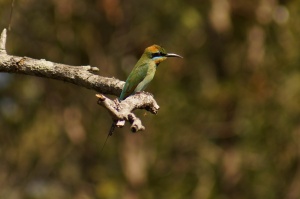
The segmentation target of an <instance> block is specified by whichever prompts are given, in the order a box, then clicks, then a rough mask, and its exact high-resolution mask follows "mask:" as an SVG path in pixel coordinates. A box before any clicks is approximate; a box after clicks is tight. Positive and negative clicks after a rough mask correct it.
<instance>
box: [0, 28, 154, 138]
mask: <svg viewBox="0 0 300 199" xmlns="http://www.w3.org/2000/svg"><path fill="white" fill-rule="evenodd" d="M5 45H6V29H4V30H3V31H2V33H1V37H0V72H7V73H16V74H25V75H31V76H38V77H44V78H50V79H56V80H61V81H64V82H69V83H72V84H75V85H77V86H82V87H85V88H88V89H92V90H95V91H97V92H100V93H102V94H110V95H115V96H119V95H120V93H121V90H122V88H123V86H124V82H123V81H120V80H118V79H115V78H108V77H102V76H99V75H96V74H93V72H97V71H99V69H98V68H97V67H91V66H70V65H65V64H59V63H54V62H50V61H46V60H44V59H41V60H37V59H33V58H29V57H19V56H14V55H8V54H7V53H6V47H5ZM102 94H98V95H96V96H97V97H98V98H99V100H98V104H99V105H101V106H103V107H104V108H106V109H107V110H108V111H109V113H110V114H111V116H112V119H113V121H115V122H116V126H117V127H122V126H124V125H125V121H128V122H130V123H131V124H132V126H131V130H132V131H133V132H136V131H140V130H144V129H145V127H144V126H143V125H142V123H141V120H140V119H139V118H137V117H136V116H135V115H134V114H133V113H132V111H134V110H135V109H146V110H147V111H149V112H151V113H153V114H156V113H157V111H158V109H159V106H158V105H157V103H156V101H155V99H154V98H153V96H152V95H151V94H147V93H140V94H138V95H134V96H130V97H128V98H126V99H125V100H123V101H121V102H119V101H118V100H114V101H113V100H111V99H109V98H107V97H105V96H104V95H102Z"/></svg>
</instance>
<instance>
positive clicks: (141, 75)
mask: <svg viewBox="0 0 300 199" xmlns="http://www.w3.org/2000/svg"><path fill="white" fill-rule="evenodd" d="M168 57H179V58H183V57H182V56H180V55H177V54H175V53H167V52H166V50H165V49H164V48H162V47H161V46H159V45H156V44H154V45H152V46H149V47H147V48H146V49H145V51H144V53H143V54H142V56H141V58H140V59H139V60H138V62H137V63H136V64H135V66H134V68H133V69H132V71H131V73H130V74H129V76H128V77H127V80H126V82H125V85H124V87H123V89H122V92H121V94H120V96H119V101H122V100H124V99H126V98H127V97H128V96H130V95H133V94H135V93H137V92H141V91H144V90H145V89H146V87H147V86H148V84H149V83H150V82H151V81H152V79H153V77H154V75H155V72H156V68H157V67H158V65H159V64H160V63H161V62H163V61H165V60H166V59H167V58H168ZM115 127H116V124H115V123H113V124H112V126H111V128H110V131H109V133H108V135H107V137H106V139H105V142H104V144H103V145H102V149H101V152H102V150H103V148H104V146H105V144H106V142H107V139H108V137H109V136H112V134H113V132H114V129H115Z"/></svg>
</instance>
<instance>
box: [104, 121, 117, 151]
mask: <svg viewBox="0 0 300 199" xmlns="http://www.w3.org/2000/svg"><path fill="white" fill-rule="evenodd" d="M115 128H116V123H115V122H113V123H112V125H111V127H110V130H109V132H108V134H107V137H106V139H105V142H104V144H103V146H102V148H101V152H102V151H103V149H104V146H105V144H106V142H107V140H108V137H110V136H112V134H113V132H114V130H115Z"/></svg>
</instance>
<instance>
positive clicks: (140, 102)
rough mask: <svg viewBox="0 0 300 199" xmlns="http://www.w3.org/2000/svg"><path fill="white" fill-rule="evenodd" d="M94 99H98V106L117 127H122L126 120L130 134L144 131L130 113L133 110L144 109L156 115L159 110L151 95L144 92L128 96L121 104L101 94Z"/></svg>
mask: <svg viewBox="0 0 300 199" xmlns="http://www.w3.org/2000/svg"><path fill="white" fill-rule="evenodd" d="M96 97H98V104H99V105H101V106H103V107H104V108H106V109H107V110H108V112H109V113H110V114H111V116H112V118H113V120H114V121H115V123H116V126H117V127H123V126H124V125H125V122H124V121H125V120H126V121H128V122H129V123H131V131H132V132H137V131H143V130H145V127H144V126H143V124H142V122H141V120H140V119H139V118H138V117H136V116H135V115H134V114H133V113H132V112H133V111H134V110H135V109H146V110H147V111H149V112H151V113H153V114H156V113H157V111H158V109H159V106H158V104H157V103H156V101H155V99H154V98H153V95H151V94H150V93H146V92H141V93H138V94H135V95H132V96H129V97H128V98H126V99H125V100H123V101H121V102H119V101H118V100H111V99H109V98H107V97H105V96H104V95H102V94H97V95H96Z"/></svg>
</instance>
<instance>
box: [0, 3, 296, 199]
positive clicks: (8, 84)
mask: <svg viewBox="0 0 300 199" xmlns="http://www.w3.org/2000/svg"><path fill="white" fill-rule="evenodd" d="M10 4H11V2H10V1H9V0H1V1H0V28H1V30H2V29H3V28H5V27H7V25H8V21H9V14H10ZM299 9H300V2H299V1H295V0H294V1H292V0H290V1H288V0H280V1H279V0H255V1H237V0H210V1H196V0H188V1H182V0H181V1H180V0H172V1H171V0H166V1H132V0H128V1H120V0H98V1H92V0H89V1H75V0H52V1H38V0H18V1H15V10H14V15H13V20H12V30H11V31H10V32H8V44H7V51H8V53H9V54H14V55H20V56H28V57H33V58H38V59H46V60H51V61H54V62H59V63H65V64H72V65H87V64H90V65H92V66H97V67H99V69H100V73H99V74H100V75H103V76H108V77H113V76H114V77H116V78H119V79H122V80H125V79H126V76H127V75H128V74H129V72H130V71H131V69H132V67H133V66H134V64H135V62H136V61H137V59H138V58H139V56H140V55H141V54H142V52H143V50H144V49H145V48H146V47H147V46H149V45H152V44H159V45H162V46H163V47H164V48H166V49H167V50H168V51H169V52H174V53H178V54H180V55H182V56H184V59H183V60H175V59H168V60H167V61H166V62H164V63H162V64H161V65H160V66H159V69H158V71H157V73H156V76H155V79H154V80H153V81H152V83H151V84H150V86H149V87H148V89H147V91H149V92H151V93H153V94H154V95H155V98H156V99H157V101H158V103H159V105H160V106H161V110H160V111H159V113H158V115H156V116H152V115H150V114H146V115H144V111H138V112H139V113H138V114H139V115H140V117H142V120H143V122H144V125H145V126H146V131H145V132H142V133H138V134H132V133H130V132H129V128H128V127H125V128H123V129H118V130H117V131H116V132H115V134H114V136H112V137H111V138H109V140H108V143H107V145H106V148H105V149H104V151H103V152H102V153H101V152H100V149H101V146H102V144H103V142H104V140H105V138H106V135H107V133H108V130H109V128H110V124H111V119H110V117H109V114H108V113H107V112H106V111H105V110H104V109H103V108H101V107H99V106H98V105H97V104H96V98H95V92H94V91H91V90H86V89H83V88H79V87H76V86H74V85H71V84H67V83H63V82H59V81H54V80H48V79H41V78H37V77H30V76H22V75H14V74H0V129H1V130H0V198H5V199H19V198H22V199H23V198H26V199H27V198H28V199H47V198H49V199H50V198H51V199H52V198H64V199H68V198H70V199H71V198H73V199H74V198H75V199H91V198H124V199H131V198H133V199H135V198H145V199H147V198H148V199H152V198H172V199H176V198H195V199H198V198H208V199H232V198H233V199H235V198H236V199H241V198H245V199H253V198H268V199H282V198H286V199H297V198H300V189H299V187H300V145H299V143H300V100H299V98H300V70H299V69H300V67H299V65H300V53H299V52H300V50H299V49H300V38H299V35H300V12H299Z"/></svg>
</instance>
